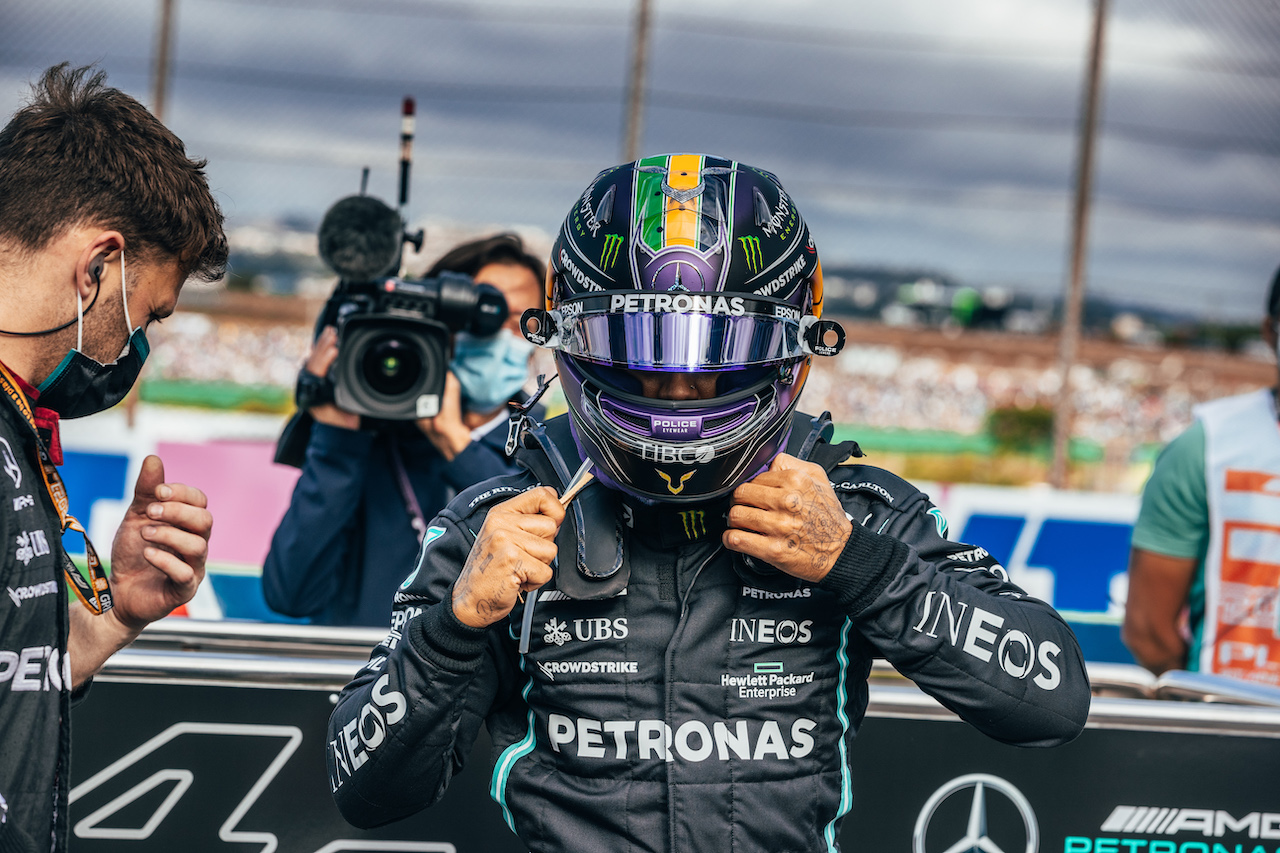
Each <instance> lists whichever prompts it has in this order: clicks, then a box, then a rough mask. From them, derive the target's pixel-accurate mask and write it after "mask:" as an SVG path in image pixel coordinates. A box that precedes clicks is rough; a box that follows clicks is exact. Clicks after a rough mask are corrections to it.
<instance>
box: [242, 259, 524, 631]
mask: <svg viewBox="0 0 1280 853" xmlns="http://www.w3.org/2000/svg"><path fill="white" fill-rule="evenodd" d="M442 271H451V272H461V273H466V274H468V275H471V276H472V277H473V278H474V279H475V280H476V281H481V282H486V283H488V284H492V285H493V286H495V287H497V288H498V289H499V290H501V291H502V293H503V295H504V296H505V297H506V299H507V304H508V307H509V309H510V315H509V317H508V320H507V323H506V325H505V326H504V327H503V328H502V329H501V330H500V331H499V332H498V334H496V335H494V336H492V337H489V338H472V337H469V336H466V335H464V334H462V333H459V334H458V335H455V337H454V346H455V356H454V361H453V364H452V366H451V368H450V372H449V374H448V376H447V381H446V384H445V391H444V395H443V397H444V399H443V402H442V404H441V409H440V413H439V414H438V415H436V416H435V417H432V418H423V419H420V420H418V421H408V422H377V423H371V422H369V421H368V419H365V420H363V421H362V419H361V418H360V417H359V416H357V415H355V414H352V413H349V412H345V411H342V410H341V409H339V408H338V407H337V406H336V405H334V404H333V403H322V404H318V405H313V406H311V408H310V409H309V410H308V411H309V414H310V416H311V418H313V419H314V424H313V425H312V427H311V433H310V438H309V440H308V443H307V447H306V456H305V461H304V462H303V463H302V476H301V477H300V478H299V480H298V483H297V486H296V487H295V489H294V492H293V498H292V500H291V502H290V504H289V509H288V510H287V511H286V513H285V515H284V518H283V519H282V520H281V522H280V526H279V528H278V529H277V530H276V533H275V536H274V537H273V538H272V542H271V550H270V551H269V552H268V554H267V558H266V562H265V564H264V566H263V570H262V584H263V592H264V593H265V595H266V600H267V603H268V605H270V606H271V608H272V609H274V610H276V611H278V612H280V613H283V614H285V615H288V616H295V617H309V618H311V620H312V621H313V622H315V623H318V624H326V625H385V624H386V621H387V619H388V617H389V616H390V613H391V600H392V597H393V595H394V593H395V590H396V588H397V587H398V586H399V585H400V582H401V581H403V580H404V578H405V576H406V575H407V574H408V573H409V571H410V570H411V568H412V566H413V565H414V560H415V556H416V554H417V551H418V547H419V544H420V543H421V542H423V541H424V540H425V541H430V540H431V539H432V538H434V536H436V535H439V532H438V528H432V529H430V530H429V529H428V528H427V521H428V520H430V519H432V518H433V517H434V516H435V515H436V513H438V512H439V511H440V510H441V509H442V508H443V507H444V506H445V504H447V503H448V502H449V500H450V499H452V498H453V496H454V495H455V494H457V493H458V492H460V491H462V490H463V489H465V488H467V487H469V486H471V485H473V484H475V483H478V482H480V481H482V480H486V479H489V478H490V477H494V476H497V475H500V474H504V473H508V472H509V471H510V470H512V468H513V467H514V466H513V465H512V463H511V462H510V461H509V460H508V459H507V458H506V456H505V454H504V445H505V443H506V430H505V429H502V426H503V425H504V424H505V423H506V420H507V405H506V404H507V401H508V400H510V399H513V398H517V397H520V396H521V392H520V388H521V386H522V385H523V383H524V381H525V379H526V374H527V372H528V366H529V361H530V355H531V354H532V350H533V346H532V345H531V344H529V343H527V342H526V341H525V340H524V338H523V336H521V335H519V333H518V331H517V329H518V325H517V324H518V321H519V318H520V315H521V314H522V313H523V312H524V311H525V310H526V309H527V308H532V307H534V306H536V305H539V304H541V300H542V282H543V275H544V269H543V265H542V263H541V262H540V261H539V260H538V259H537V258H534V257H533V256H532V255H530V254H528V253H527V252H525V250H524V246H523V244H522V243H521V242H520V239H519V238H518V237H515V236H514V235H510V234H502V235H498V236H496V237H492V238H489V239H487V240H478V241H475V242H473V243H468V244H465V245H463V246H459V247H458V248H456V249H454V250H453V251H452V252H450V253H449V254H447V255H446V256H445V257H443V258H441V259H440V261H438V262H437V263H436V266H435V267H433V268H432V270H431V271H430V273H429V274H430V275H436V274H437V273H440V272H442ZM337 355H338V344H337V335H336V332H335V330H334V329H333V327H331V326H329V327H326V328H324V329H323V330H322V331H321V333H320V335H319V336H318V337H317V339H316V342H315V345H314V347H313V348H312V351H311V354H310V355H309V356H308V358H307V363H306V368H305V369H306V371H307V372H308V373H310V374H312V375H313V376H316V377H324V376H326V375H327V373H328V371H329V368H330V367H331V366H332V364H333V362H334V360H335V359H336V358H337Z"/></svg>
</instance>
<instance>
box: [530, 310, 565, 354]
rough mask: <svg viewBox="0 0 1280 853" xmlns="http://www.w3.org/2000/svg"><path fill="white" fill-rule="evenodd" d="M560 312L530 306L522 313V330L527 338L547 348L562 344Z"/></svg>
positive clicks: (532, 342)
mask: <svg viewBox="0 0 1280 853" xmlns="http://www.w3.org/2000/svg"><path fill="white" fill-rule="evenodd" d="M560 319H561V317H560V312H559V311H546V310H543V309H542V308H530V309H528V310H527V311H525V312H524V313H523V314H521V315H520V331H521V332H522V333H523V334H524V338H525V340H527V341H528V342H529V343H531V344H535V345H537V346H540V347H545V348H547V349H555V348H556V347H558V346H560Z"/></svg>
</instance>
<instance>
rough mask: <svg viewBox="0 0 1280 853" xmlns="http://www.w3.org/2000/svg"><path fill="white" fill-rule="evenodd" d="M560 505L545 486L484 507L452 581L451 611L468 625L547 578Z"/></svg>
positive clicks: (506, 608)
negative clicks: (485, 511) (486, 510)
mask: <svg viewBox="0 0 1280 853" xmlns="http://www.w3.org/2000/svg"><path fill="white" fill-rule="evenodd" d="M563 521H564V507H563V506H561V505H560V499H559V498H558V497H556V493H555V490H554V489H552V488H550V487H549V486H539V487H538V488H536V489H530V490H529V491H527V492H523V493H521V494H519V495H516V496H515V497H514V498H511V499H510V500H506V501H503V502H502V503H500V504H498V505H497V506H495V507H494V508H493V509H491V510H490V511H489V514H488V516H486V517H485V520H484V525H483V526H482V527H481V528H480V533H479V535H477V536H476V541H475V544H473V545H472V546H471V553H470V554H468V555H467V562H466V565H464V566H463V567H462V574H461V575H459V576H458V580H457V581H456V582H455V583H454V585H453V614H454V616H456V617H458V621H460V622H462V624H464V625H470V626H471V627H472V628H485V627H488V626H489V625H492V624H493V623H494V622H497V621H499V620H501V619H505V618H506V617H507V615H508V614H509V613H510V612H511V611H512V610H513V609H514V608H515V606H516V602H517V601H519V600H520V598H521V596H522V595H523V594H524V593H526V592H531V591H532V590H535V589H537V588H538V587H540V586H542V585H543V584H545V583H546V582H547V581H549V580H551V562H552V561H553V560H554V559H555V558H556V533H557V532H559V530H560V524H561V523H562V522H563Z"/></svg>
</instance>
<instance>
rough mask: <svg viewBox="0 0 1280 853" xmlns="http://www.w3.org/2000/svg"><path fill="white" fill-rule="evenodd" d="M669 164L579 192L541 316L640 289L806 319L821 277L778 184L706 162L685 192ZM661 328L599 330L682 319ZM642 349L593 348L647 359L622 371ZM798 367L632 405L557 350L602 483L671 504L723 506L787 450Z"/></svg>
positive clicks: (651, 164) (768, 368) (622, 392)
mask: <svg viewBox="0 0 1280 853" xmlns="http://www.w3.org/2000/svg"><path fill="white" fill-rule="evenodd" d="M669 162H670V160H669V159H668V158H646V159H644V160H640V161H637V162H636V163H628V164H624V165H622V166H617V167H614V168H612V169H607V170H605V171H604V172H601V173H600V175H598V176H597V177H596V179H595V180H594V181H593V182H592V184H591V185H590V186H589V187H587V189H586V191H585V192H584V193H583V194H582V196H581V197H580V198H579V200H578V201H577V202H576V203H575V204H574V206H573V208H572V209H571V210H570V212H569V215H568V216H567V217H566V219H565V221H564V224H563V226H562V227H561V229H560V233H559V235H558V236H557V239H556V242H555V246H554V248H553V250H552V257H551V281H550V287H551V290H550V294H549V295H550V297H551V303H552V308H556V307H557V306H559V305H560V304H562V301H563V300H564V299H566V298H570V297H576V296H582V295H586V294H589V293H592V292H605V291H612V292H618V291H633V290H639V291H649V292H658V293H680V292H689V293H708V292H722V293H726V294H739V295H743V296H747V295H754V296H759V297H766V298H768V299H771V300H778V301H779V302H781V303H786V305H784V306H783V307H786V306H790V307H786V310H787V311H790V312H792V313H793V314H794V313H796V310H795V309H798V312H799V313H812V310H811V309H812V308H813V302H814V300H815V298H820V293H818V294H815V293H814V292H813V288H812V286H811V285H812V282H813V280H814V276H815V274H819V272H818V271H819V264H818V256H817V252H816V249H815V247H814V245H813V241H812V240H811V239H810V237H809V232H808V228H807V226H806V225H805V222H804V219H803V217H801V215H800V213H799V211H798V210H797V209H796V207H795V205H794V203H793V202H792V201H791V198H790V196H788V195H787V193H786V191H785V190H784V189H783V188H782V186H781V184H780V183H779V182H778V180H777V178H776V177H774V176H773V175H772V174H771V173H769V172H765V171H763V170H760V169H755V168H752V167H750V166H745V165H742V164H739V163H736V162H733V161H730V160H725V159H722V158H715V157H705V156H704V157H702V158H701V159H700V161H699V162H701V164H702V169H701V172H700V173H698V175H697V176H696V178H697V179H698V180H697V184H696V186H692V187H690V186H689V185H688V183H687V182H688V178H687V176H688V174H689V172H687V171H686V172H682V173H681V176H682V177H685V179H686V183H685V184H684V185H683V186H684V187H685V188H684V189H681V190H674V189H672V187H671V186H670V184H669V183H668V175H666V174H663V169H664V167H663V165H662V164H663V163H669ZM681 162H683V163H687V162H688V158H687V157H686V158H682V160H681ZM695 209H696V217H697V218H696V220H695V222H696V228H693V229H690V228H689V227H688V226H689V221H690V219H691V216H690V215H684V216H681V215H680V212H683V211H689V210H695ZM673 210H674V211H677V213H676V214H675V216H674V217H673V220H671V221H674V220H681V222H680V224H681V225H682V227H683V228H684V230H683V231H682V232H681V233H682V235H683V239H682V240H675V239H672V240H670V242H671V243H673V245H666V243H667V242H668V240H667V238H666V237H665V236H664V231H663V227H664V225H669V221H668V220H666V219H664V217H666V216H667V215H668V214H670V213H671V212H672V211H673ZM690 233H694V234H696V239H691V238H690V237H689V235H690ZM689 242H695V243H696V245H688V243H689ZM744 319H745V318H744ZM662 321H663V322H661V323H658V322H654V323H648V324H646V323H617V324H610V325H608V326H607V328H608V329H610V332H609V334H614V333H616V332H615V331H614V330H615V329H616V330H628V331H629V332H630V331H632V330H637V329H645V328H648V329H661V330H663V331H664V332H665V333H666V334H667V335H668V336H670V331H669V327H670V326H671V325H672V324H673V323H674V324H676V325H679V324H680V323H682V322H685V321H684V320H683V319H682V316H681V315H677V314H676V313H675V312H670V313H667V314H663V315H662ZM690 322H693V321H692V320H690ZM602 328H604V327H602ZM624 334H625V332H624ZM610 340H612V338H610ZM652 349H653V345H652V344H651V342H648V341H645V342H630V341H629V345H628V346H625V347H611V346H609V345H607V343H606V344H605V345H604V346H602V347H600V349H599V352H602V353H605V352H614V354H613V355H611V356H610V357H609V358H608V363H609V364H610V365H611V366H612V367H614V368H618V369H622V370H626V369H631V370H638V369H643V368H645V367H651V366H652V362H650V363H649V364H648V365H646V364H641V363H636V364H631V363H629V362H628V361H627V356H626V355H625V353H628V352H630V353H643V352H645V351H651V350H652ZM615 359H621V360H615ZM805 360H806V359H805V357H803V356H801V357H792V358H785V359H778V360H777V361H776V362H769V363H767V364H764V365H759V366H757V367H756V368H755V370H754V371H748V372H743V371H738V372H737V373H738V374H739V375H738V376H734V377H731V379H732V380H733V381H732V383H729V382H724V383H722V386H721V387H720V388H718V390H717V396H714V397H712V398H710V399H681V400H666V399H648V398H643V397H641V396H640V395H639V394H638V393H637V392H636V390H635V387H634V385H635V383H632V382H630V380H627V381H624V380H626V379H627V378H626V377H625V375H621V374H617V373H614V372H612V371H610V370H609V369H607V368H606V369H600V368H599V365H600V364H602V360H601V359H597V358H593V361H595V362H596V365H597V366H596V367H593V366H592V365H591V364H588V363H586V362H581V363H580V362H579V361H578V360H577V358H576V357H574V356H571V355H568V354H566V353H565V352H557V353H556V362H557V365H558V366H559V371H560V377H561V382H562V385H563V388H564V392H565V397H566V400H567V402H568V405H569V412H570V418H571V422H572V427H573V435H574V437H575V440H576V441H577V442H578V444H579V449H580V450H581V451H582V453H583V454H584V455H585V456H588V457H590V458H591V459H592V460H593V462H594V463H595V464H596V473H597V476H598V477H599V478H600V480H601V481H602V482H603V483H604V484H605V485H607V486H610V487H612V488H616V489H620V490H622V491H624V492H627V493H628V494H631V495H632V496H634V497H637V498H640V499H641V500H644V501H646V502H650V503H654V502H661V503H678V504H687V503H697V502H703V501H708V500H712V499H715V498H718V497H721V496H723V495H725V494H727V493H728V492H730V491H732V490H733V489H734V488H736V487H737V486H738V485H739V484H741V483H742V482H745V481H746V480H748V479H750V478H751V477H752V476H754V475H756V474H757V473H759V472H760V471H761V470H763V469H765V468H767V467H768V465H769V463H770V462H771V461H772V460H773V458H774V457H775V456H776V455H777V454H778V453H779V452H780V451H781V449H782V448H783V447H784V446H785V443H786V440H787V437H788V434H789V431H790V423H791V413H792V412H793V411H794V409H795V406H796V403H797V401H798V398H799V394H800V391H801V389H802V387H803V380H804V377H805V376H806V374H807V367H806V366H805V364H804V362H805ZM704 367H705V369H712V368H717V369H719V371H720V372H718V373H717V374H716V375H717V376H730V375H731V374H734V373H735V371H732V370H729V371H724V370H723V368H724V367H726V365H724V364H720V365H712V364H707V365H705V366H704ZM668 369H669V368H668ZM691 369H693V370H695V371H697V369H698V366H697V365H691ZM744 377H745V378H744ZM619 383H621V384H619ZM729 384H731V385H732V387H731V388H726V387H725V385H729ZM624 386H628V387H624Z"/></svg>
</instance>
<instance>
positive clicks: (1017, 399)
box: [144, 312, 1256, 456]
mask: <svg viewBox="0 0 1280 853" xmlns="http://www.w3.org/2000/svg"><path fill="white" fill-rule="evenodd" d="M310 335H311V329H310V327H308V326H303V325H299V324H271V323H266V322H263V321H261V320H254V319H232V318H226V317H220V316H216V315H206V314H200V313H194V312H179V313H177V314H175V315H174V316H173V317H172V318H170V319H168V320H166V321H165V323H164V325H163V326H159V327H153V328H152V330H151V331H150V332H149V336H150V337H151V339H152V355H151V359H150V361H149V362H148V365H147V372H146V374H145V375H144V378H148V379H166V380H195V381H202V382H229V383H235V384H239V385H258V386H271V387H278V388H292V386H293V383H294V379H295V377H296V376H297V372H298V368H299V366H300V365H301V363H302V361H303V359H304V358H305V356H306V353H307V350H308V346H309V341H310ZM911 349H912V348H911V347H910V346H891V345H886V344H880V343H877V344H874V345H865V344H862V345H860V344H858V343H857V342H856V341H851V342H850V343H849V344H848V345H847V346H846V348H845V350H844V352H843V353H841V355H840V356H838V357H837V358H835V359H817V360H815V366H814V369H813V371H812V373H811V374H810V378H809V383H808V386H807V387H806V389H805V396H804V400H803V405H804V408H806V409H807V410H810V411H820V410H821V409H822V408H827V409H830V411H831V413H832V416H833V419H834V420H835V421H836V422H837V423H842V424H851V425H860V426H866V427H874V428H880V429H903V430H944V431H948V432H955V433H960V434H966V435H973V434H977V433H980V432H982V431H983V429H984V428H985V426H986V423H987V417H988V415H989V413H990V412H992V411H993V410H995V409H998V408H1002V407H1009V406H1016V407H1019V408H1023V409H1027V408H1031V407H1034V406H1043V407H1046V408H1050V409H1051V408H1053V406H1054V403H1055V401H1056V399H1057V396H1058V393H1059V391H1060V384H1061V383H1060V381H1059V375H1058V371H1057V368H1056V367H1055V366H1054V365H1051V364H1049V365H1020V364H1006V363H1000V362H999V361H995V362H992V361H987V362H984V363H977V362H966V361H952V360H947V359H943V358H938V357H935V356H933V355H930V354H921V353H916V352H912V351H911ZM541 354H542V353H540V355H541ZM549 365H550V363H549V361H548V362H547V363H546V364H543V365H539V368H540V369H542V370H546V369H549ZM537 372H538V371H535V375H536V373H537ZM1068 384H1069V386H1070V390H1071V393H1072V395H1073V397H1074V404H1075V411H1076V418H1075V423H1074V429H1073V432H1074V434H1075V435H1076V436H1077V437H1078V438H1082V439H1085V440H1088V441H1092V442H1095V443H1097V444H1099V445H1101V446H1103V447H1104V448H1107V449H1108V452H1109V453H1119V454H1122V455H1125V456H1127V455H1128V454H1129V453H1131V452H1133V451H1134V450H1135V449H1137V448H1139V447H1142V446H1151V445H1158V444H1164V443H1166V442H1168V441H1169V440H1170V439H1171V438H1173V437H1174V436H1175V435H1177V434H1178V433H1179V432H1180V431H1181V430H1183V429H1185V428H1186V426H1187V425H1188V424H1190V422H1191V417H1192V414H1191V410H1192V407H1193V406H1194V405H1195V404H1197V403H1199V402H1202V401H1205V400H1208V399H1214V398H1217V397H1223V396H1227V395H1229V394H1235V393H1240V392H1242V391H1245V390H1249V389H1250V388H1252V387H1256V386H1250V385H1244V384H1240V385H1224V384H1223V383H1221V382H1215V381H1212V379H1211V378H1210V377H1206V376H1204V375H1197V374H1196V372H1195V371H1188V370H1183V369H1181V368H1180V367H1179V365H1178V362H1177V358H1176V356H1170V357H1169V358H1166V359H1165V361H1164V362H1163V363H1159V364H1156V365H1152V364H1150V363H1144V362H1140V361H1134V360H1123V359H1121V360H1117V361H1114V362H1112V363H1111V364H1109V365H1107V366H1106V367H1103V368H1090V367H1086V366H1083V365H1077V366H1076V367H1075V368H1074V369H1073V371H1072V372H1071V375H1070V377H1069V381H1068Z"/></svg>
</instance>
